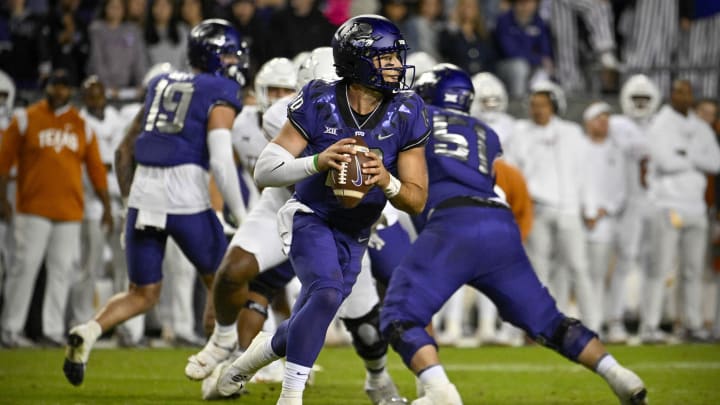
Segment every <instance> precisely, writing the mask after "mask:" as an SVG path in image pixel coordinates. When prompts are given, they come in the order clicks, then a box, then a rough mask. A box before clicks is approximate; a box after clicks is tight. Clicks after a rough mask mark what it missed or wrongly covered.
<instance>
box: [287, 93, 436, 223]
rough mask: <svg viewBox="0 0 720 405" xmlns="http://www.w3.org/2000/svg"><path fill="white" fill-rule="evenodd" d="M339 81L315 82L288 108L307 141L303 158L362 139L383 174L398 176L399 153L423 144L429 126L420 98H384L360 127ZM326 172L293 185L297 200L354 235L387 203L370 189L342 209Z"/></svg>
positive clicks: (412, 95)
mask: <svg viewBox="0 0 720 405" xmlns="http://www.w3.org/2000/svg"><path fill="white" fill-rule="evenodd" d="M346 92H347V85H346V84H345V82H343V81H338V82H326V81H322V80H313V81H311V82H310V83H308V84H307V85H305V87H303V89H302V91H301V92H300V94H298V96H297V97H296V98H295V99H294V100H293V101H292V102H290V104H289V105H288V118H289V120H290V122H291V123H292V125H293V126H294V127H295V128H296V129H297V130H298V131H299V132H300V134H302V136H304V137H305V139H307V141H308V146H307V148H306V149H305V151H304V152H303V154H304V155H305V156H310V155H314V154H316V153H320V152H322V151H324V150H325V149H326V148H327V147H328V146H330V145H332V144H334V143H335V142H337V141H338V140H340V139H342V138H348V137H352V136H355V135H359V136H363V137H364V139H365V142H366V143H367V144H368V146H369V147H370V149H371V150H372V151H373V152H375V153H376V154H378V155H379V156H381V157H382V160H383V164H384V165H385V167H386V168H387V170H388V171H389V172H390V173H392V174H393V175H395V176H397V158H398V154H399V153H400V152H402V151H405V150H408V149H411V148H415V147H418V146H422V145H424V144H425V142H426V140H427V138H428V135H429V133H430V126H429V121H428V117H427V111H426V110H425V104H424V103H423V101H422V99H420V97H418V96H417V95H416V94H415V93H414V92H400V93H398V94H395V95H394V96H393V97H390V98H386V99H385V100H384V101H383V102H382V103H381V104H380V106H379V107H378V109H377V111H375V112H374V113H373V114H371V115H370V116H368V118H367V122H365V123H364V124H363V125H361V126H362V128H358V126H357V125H356V123H355V121H354V120H353V116H352V115H351V114H352V113H351V112H350V106H349V105H348V101H347V94H346ZM327 176H328V173H318V174H316V175H314V176H311V177H308V178H307V179H304V180H302V181H300V182H298V183H297V184H296V185H295V195H296V198H297V199H298V200H299V201H301V202H302V203H303V204H305V205H307V206H308V207H310V208H312V209H313V211H315V213H316V214H317V215H318V216H319V217H321V218H323V219H325V220H327V221H328V222H329V223H330V224H331V225H333V226H334V227H337V228H338V229H341V230H344V231H348V232H355V231H358V230H361V229H364V228H367V227H369V226H370V225H372V224H373V223H374V222H375V221H376V220H377V219H378V218H379V216H380V212H381V211H382V210H383V208H384V207H385V203H386V201H387V199H386V198H385V194H384V193H383V191H382V190H381V189H380V188H378V187H373V188H372V189H370V191H369V192H368V193H367V195H366V196H365V198H363V200H362V201H361V202H360V204H359V205H358V206H357V207H355V208H350V209H348V208H343V207H342V206H341V205H340V203H339V202H338V201H337V200H336V199H335V197H334V195H333V193H332V189H331V188H330V187H329V186H328V185H327V184H328V183H327Z"/></svg>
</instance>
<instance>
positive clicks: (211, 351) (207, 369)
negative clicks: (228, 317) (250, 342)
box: [185, 337, 237, 381]
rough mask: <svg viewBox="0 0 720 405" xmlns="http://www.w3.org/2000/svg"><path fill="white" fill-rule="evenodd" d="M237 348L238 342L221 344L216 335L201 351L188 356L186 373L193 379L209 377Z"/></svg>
mask: <svg viewBox="0 0 720 405" xmlns="http://www.w3.org/2000/svg"><path fill="white" fill-rule="evenodd" d="M236 348H237V342H233V343H232V344H229V345H227V346H226V345H221V344H220V343H218V342H216V341H215V339H214V337H211V338H210V340H208V342H207V344H206V345H205V347H203V349H202V350H200V352H198V353H197V354H194V355H192V356H190V357H188V363H187V365H186V366H185V375H186V376H187V378H189V379H191V380H197V381H199V380H202V379H204V378H207V376H209V375H210V374H211V373H212V372H213V370H215V368H216V367H217V365H218V364H220V363H222V362H223V361H225V360H227V359H228V358H229V357H230V356H231V355H232V353H233V352H234V351H235V349H236Z"/></svg>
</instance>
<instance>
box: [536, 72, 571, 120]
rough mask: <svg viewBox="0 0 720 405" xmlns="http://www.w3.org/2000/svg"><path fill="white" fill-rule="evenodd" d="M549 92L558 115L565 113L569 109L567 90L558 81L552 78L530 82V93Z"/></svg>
mask: <svg viewBox="0 0 720 405" xmlns="http://www.w3.org/2000/svg"><path fill="white" fill-rule="evenodd" d="M535 93H548V94H550V100H551V101H552V103H553V106H554V108H555V114H556V115H563V114H565V111H566V110H567V100H566V99H565V92H564V91H563V89H562V87H560V86H559V85H558V84H557V83H555V82H553V81H550V80H545V79H542V80H538V81H536V82H534V83H531V84H530V94H535Z"/></svg>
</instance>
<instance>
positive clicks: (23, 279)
mask: <svg viewBox="0 0 720 405" xmlns="http://www.w3.org/2000/svg"><path fill="white" fill-rule="evenodd" d="M14 235H15V245H16V249H15V255H14V262H13V265H12V267H10V270H9V272H8V274H7V282H6V284H5V305H4V306H3V310H2V315H1V316H0V320H1V322H0V323H1V324H2V329H3V330H4V331H7V332H11V333H18V334H19V333H20V332H22V330H23V328H24V327H25V322H26V321H27V316H28V310H29V309H30V301H31V300H32V295H33V289H34V287H35V281H36V279H37V276H38V274H39V272H40V266H41V265H42V262H43V259H45V266H46V270H47V279H46V282H45V294H44V301H43V308H42V330H43V334H44V335H45V336H47V337H50V338H52V339H56V340H61V339H62V338H63V336H64V335H65V310H66V308H67V301H68V292H69V290H70V279H71V277H72V275H73V274H74V272H76V271H78V269H79V267H80V222H79V221H77V222H71V221H68V222H53V221H51V220H49V219H47V218H43V217H39V216H35V215H26V214H20V213H17V214H15V229H14Z"/></svg>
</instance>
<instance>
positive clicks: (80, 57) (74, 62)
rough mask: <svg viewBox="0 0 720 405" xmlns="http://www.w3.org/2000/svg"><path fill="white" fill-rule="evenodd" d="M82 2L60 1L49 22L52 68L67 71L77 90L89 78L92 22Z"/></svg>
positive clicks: (73, 0) (75, 0) (76, 0)
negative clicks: (90, 29)
mask: <svg viewBox="0 0 720 405" xmlns="http://www.w3.org/2000/svg"><path fill="white" fill-rule="evenodd" d="M79 6H80V0H60V1H59V2H58V5H57V7H55V9H54V10H53V13H52V15H51V17H50V20H49V22H48V23H49V26H50V38H49V41H50V44H51V52H52V65H53V67H54V68H56V69H58V68H61V69H65V70H66V71H67V72H68V75H69V77H70V83H71V84H72V85H73V87H76V86H79V85H80V82H81V81H82V79H83V78H84V77H85V67H86V66H87V60H88V53H89V52H90V40H89V39H88V33H87V28H88V25H90V21H89V18H88V16H87V15H86V13H85V12H83V11H82V10H81V9H80V8H79Z"/></svg>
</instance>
